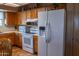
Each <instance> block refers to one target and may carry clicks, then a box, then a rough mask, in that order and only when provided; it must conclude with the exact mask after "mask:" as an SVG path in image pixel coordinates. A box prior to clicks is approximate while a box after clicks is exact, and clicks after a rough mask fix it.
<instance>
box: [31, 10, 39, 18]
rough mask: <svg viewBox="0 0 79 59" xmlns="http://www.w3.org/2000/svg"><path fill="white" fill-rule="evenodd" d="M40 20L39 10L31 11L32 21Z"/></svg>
mask: <svg viewBox="0 0 79 59" xmlns="http://www.w3.org/2000/svg"><path fill="white" fill-rule="evenodd" d="M34 18H38V10H37V9H33V10H31V19H34Z"/></svg>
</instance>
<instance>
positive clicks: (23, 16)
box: [16, 11, 26, 25]
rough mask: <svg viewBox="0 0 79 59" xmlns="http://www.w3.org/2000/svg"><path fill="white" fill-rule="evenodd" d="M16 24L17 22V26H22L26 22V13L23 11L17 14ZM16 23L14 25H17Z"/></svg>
mask: <svg viewBox="0 0 79 59" xmlns="http://www.w3.org/2000/svg"><path fill="white" fill-rule="evenodd" d="M17 20H18V21H17V22H18V25H19V24H23V23H24V22H25V20H26V11H23V12H17ZM17 22H16V24H17Z"/></svg>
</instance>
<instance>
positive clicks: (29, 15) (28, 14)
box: [26, 10, 31, 19]
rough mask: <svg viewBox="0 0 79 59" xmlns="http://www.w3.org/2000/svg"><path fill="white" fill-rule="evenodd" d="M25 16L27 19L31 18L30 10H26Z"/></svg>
mask: <svg viewBox="0 0 79 59" xmlns="http://www.w3.org/2000/svg"><path fill="white" fill-rule="evenodd" d="M26 17H27V19H31V10H27V11H26Z"/></svg>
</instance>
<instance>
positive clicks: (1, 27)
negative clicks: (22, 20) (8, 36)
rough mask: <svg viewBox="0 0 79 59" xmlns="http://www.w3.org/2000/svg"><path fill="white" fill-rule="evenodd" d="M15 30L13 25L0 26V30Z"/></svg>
mask: <svg viewBox="0 0 79 59" xmlns="http://www.w3.org/2000/svg"><path fill="white" fill-rule="evenodd" d="M6 31H15V28H14V27H7V26H0V32H6Z"/></svg>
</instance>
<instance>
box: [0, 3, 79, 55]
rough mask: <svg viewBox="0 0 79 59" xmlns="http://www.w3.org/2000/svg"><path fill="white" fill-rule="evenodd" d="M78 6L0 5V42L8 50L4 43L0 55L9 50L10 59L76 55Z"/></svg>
mask: <svg viewBox="0 0 79 59" xmlns="http://www.w3.org/2000/svg"><path fill="white" fill-rule="evenodd" d="M78 6H79V4H71V3H70V4H64V3H0V40H1V41H3V40H4V39H7V40H9V41H10V42H9V43H10V44H9V46H10V48H9V47H8V46H7V44H8V43H7V44H6V43H5V46H6V47H7V48H4V49H2V48H1V47H2V46H1V45H2V44H1V43H0V54H1V53H2V52H6V51H5V49H9V50H10V52H7V53H9V54H10V56H65V55H66V56H70V55H79V51H78V50H79V48H78V47H79V45H78V44H79V42H78V39H76V38H78V37H77V36H78V32H76V30H78V28H76V27H78V24H79V23H77V22H76V21H78V20H76V19H78V18H76V17H75V16H78ZM74 8H75V9H74ZM74 19H75V20H74ZM73 20H74V21H73ZM76 23H77V24H76ZM73 32H74V33H73ZM74 34H75V35H74ZM73 35H74V36H73ZM73 37H74V38H73ZM75 40H76V41H77V42H76V41H75ZM1 41H0V42H1ZM3 42H5V41H3ZM75 42H76V43H77V44H76V43H75ZM3 45H4V44H3ZM1 49H2V50H1ZM76 49H77V51H76ZM3 50H4V51H3ZM2 54H3V55H5V53H2ZM6 56H7V55H6Z"/></svg>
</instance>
